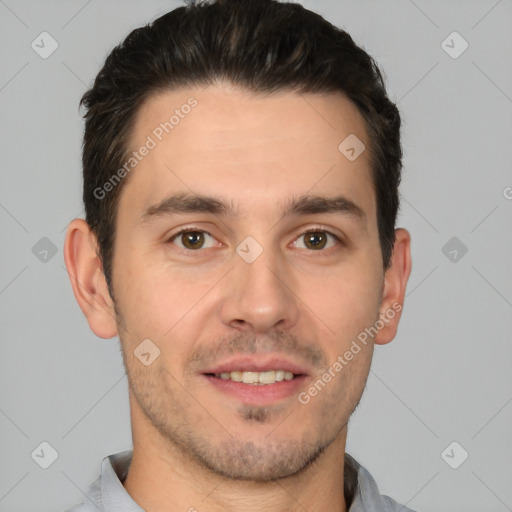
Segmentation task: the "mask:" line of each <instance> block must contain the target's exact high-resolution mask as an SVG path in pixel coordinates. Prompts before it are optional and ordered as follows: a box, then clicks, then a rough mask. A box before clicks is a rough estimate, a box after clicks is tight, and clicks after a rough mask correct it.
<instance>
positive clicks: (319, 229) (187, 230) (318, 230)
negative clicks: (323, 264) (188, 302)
mask: <svg viewBox="0 0 512 512" xmlns="http://www.w3.org/2000/svg"><path fill="white" fill-rule="evenodd" d="M195 232H199V233H206V234H207V235H209V236H211V237H212V238H215V237H214V236H213V235H212V234H211V233H210V232H209V231H205V230H204V229H197V228H194V227H193V226H189V227H186V228H183V229H181V230H180V231H178V232H177V233H174V234H173V235H172V236H171V237H170V238H169V239H168V240H167V242H166V243H172V241H173V240H174V239H175V238H178V237H179V236H180V235H182V234H184V233H195ZM308 233H326V234H328V235H329V236H331V237H333V238H334V239H335V240H336V242H338V244H339V245H343V241H342V239H341V238H340V237H339V236H338V235H335V234H334V233H331V232H330V231H328V230H327V229H325V228H323V227H321V226H317V227H314V228H309V229H307V230H306V231H304V232H303V233H301V234H300V235H299V236H298V237H297V238H300V237H303V236H305V235H307V234H308ZM178 249H180V252H182V253H187V254H190V253H194V252H201V251H202V250H204V249H197V250H193V249H182V248H181V247H178ZM329 249H334V247H329ZM329 249H323V250H318V251H315V250H313V249H306V250H309V251H311V252H326V251H328V250H329Z"/></svg>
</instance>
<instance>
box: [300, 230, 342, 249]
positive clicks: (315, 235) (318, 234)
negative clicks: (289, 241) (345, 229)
mask: <svg viewBox="0 0 512 512" xmlns="http://www.w3.org/2000/svg"><path fill="white" fill-rule="evenodd" d="M329 237H331V238H333V239H334V240H335V241H336V242H337V243H338V244H339V243H341V239H340V238H339V237H338V236H336V235H335V234H334V233H331V232H330V231H326V230H325V229H320V228H314V229H308V230H307V231H306V232H304V233H302V235H300V236H299V238H298V239H297V240H300V239H301V238H303V239H304V244H303V245H304V246H303V247H299V248H300V249H309V250H312V251H319V250H322V249H325V248H326V245H327V243H328V238H329ZM295 244H297V242H295ZM335 245H336V244H334V245H331V247H334V246H335ZM331 247H327V249H330V248H331Z"/></svg>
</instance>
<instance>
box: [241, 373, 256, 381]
mask: <svg viewBox="0 0 512 512" xmlns="http://www.w3.org/2000/svg"><path fill="white" fill-rule="evenodd" d="M258 380H259V372H243V373H242V382H243V383H244V384H256V383H257V382H258Z"/></svg>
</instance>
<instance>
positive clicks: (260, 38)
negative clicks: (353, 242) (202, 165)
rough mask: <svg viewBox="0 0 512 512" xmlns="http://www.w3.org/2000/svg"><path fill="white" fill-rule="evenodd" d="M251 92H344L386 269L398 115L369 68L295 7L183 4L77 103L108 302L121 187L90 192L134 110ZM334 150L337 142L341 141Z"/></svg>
mask: <svg viewBox="0 0 512 512" xmlns="http://www.w3.org/2000/svg"><path fill="white" fill-rule="evenodd" d="M219 79H220V80H226V81H228V82H231V83H232V84H234V85H236V86H242V87H244V88H246V89H247V90H250V91H254V92H257V93H263V94H267V93H268V94H271V93H272V92H278V91H283V90H290V91H294V92H299V93H332V92H343V93H345V95H346V96H347V97H348V98H349V99H350V100H351V101H352V102H353V103H354V104H355V105H356V106H357V107H358V110H359V112H360V113H361V114H362V116H363V118H364V119H365V122H366V127H367V130H368V135H369V139H370V148H368V149H369V150H370V155H371V158H370V165H371V172H372V180H373V184H374V189H375V195H376V204H377V225H378V230H379V239H380V246H381V251H382V259H383V266H384V269H387V268H388V267H389V264H390V262H391V254H392V250H393V245H394V242H395V222H396V217H397V214H398V208H399V197H398V185H399V183H400V175H401V168H402V148H401V144H400V114H399V112H398V109H397V107H396V105H395V104H394V103H393V102H391V101H390V100H389V98H388V97H387V94H386V89H385V85H384V81H383V78H382V75H381V73H380V71H379V68H378V65H377V63H376V62H375V61H374V60H373V58H372V57H370V56H369V55H368V54H367V53H366V52H365V51H364V50H363V49H362V48H360V47H359V46H357V45H356V44H355V43H354V41H353V40H352V38H351V37H350V35H349V34H348V33H347V32H345V31H343V30H341V29H339V28H337V27H335V26H334V25H332V24H331V23H329V22H327V21H326V20H325V19H324V18H322V17H321V16H320V15H318V14H316V13H314V12H311V11H309V10H307V9H305V8H304V7H302V6H301V5H299V4H295V3H280V2H277V1H275V0H216V1H215V0H214V1H210V2H208V1H198V0H191V1H189V3H188V4H187V5H186V6H183V7H179V8H177V9H174V10H173V11H170V12H168V13H167V14H165V15H163V16H161V17H160V18H158V19H156V20H155V21H154V22H152V23H150V24H148V25H146V26H143V27H140V28H137V29H135V30H133V31H132V32H131V33H130V34H129V35H128V36H127V37H126V39H125V40H124V41H123V42H122V43H121V44H119V45H118V46H116V47H115V48H114V49H113V50H112V52H111V53H110V54H109V55H108V57H107V59H106V61H105V64H104V65H103V67H102V69H101V70H100V72H99V73H98V75H97V77H96V79H95V81H94V85H93V87H92V88H91V89H89V90H88V91H87V92H86V93H85V94H84V95H83V97H82V99H81V101H80V106H85V108H86V112H85V114H84V118H85V131H84V138H83V158H82V162H83V177H84V190H83V200H84V205H85V213H86V221H87V223H88V224H89V226H90V228H91V230H92V231H93V233H95V235H96V237H97V240H98V248H99V254H98V255H99V256H100V259H101V261H102V264H103V270H104V273H105V277H106V280H107V283H108V285H109V290H110V293H111V295H112V296H113V294H112V287H111V278H112V268H111V266H112V254H113V247H114V239H115V226H116V222H115V221H116V211H117V204H118V202H119V196H120V193H121V190H122V186H123V185H124V184H125V183H126V181H127V178H128V177H126V178H124V179H123V180H122V181H121V182H120V183H119V184H118V185H117V186H115V187H112V190H111V191H109V193H108V194H103V195H104V197H98V190H100V189H101V187H103V185H104V184H105V183H106V182H108V180H109V179H110V178H111V177H112V176H113V175H115V174H116V172H117V171H118V170H119V169H120V168H121V167H122V166H123V164H124V163H125V162H126V161H127V158H129V151H130V147H129V145H130V144H129V140H130V135H131V133H132V130H133V125H134V119H135V116H136V114H137V112H138V111H139V109H140V107H141V105H142V104H143V103H144V101H145V100H147V99H148V98H149V97H150V96H152V95H153V94H154V93H156V92H159V91H162V90H172V89H174V88H178V87H183V86H185V87H186V86H206V85H210V84H213V83H215V82H216V81H217V80H219ZM340 142H341V141H340Z"/></svg>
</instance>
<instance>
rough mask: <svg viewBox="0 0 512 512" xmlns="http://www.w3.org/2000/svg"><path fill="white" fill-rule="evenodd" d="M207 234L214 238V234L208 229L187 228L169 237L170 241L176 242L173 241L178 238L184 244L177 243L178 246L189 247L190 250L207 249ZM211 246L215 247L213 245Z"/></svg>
mask: <svg viewBox="0 0 512 512" xmlns="http://www.w3.org/2000/svg"><path fill="white" fill-rule="evenodd" d="M205 235H206V236H209V237H210V238H212V239H213V237H212V235H211V234H210V233H208V231H203V230H200V229H190V228H185V229H182V230H181V231H178V233H176V234H174V235H173V236H172V237H171V238H169V240H168V242H171V243H174V242H173V241H174V240H175V239H178V240H179V241H180V242H181V244H182V245H180V244H176V245H177V246H178V247H181V248H182V249H188V250H190V251H196V250H198V249H205V247H204V243H205ZM210 247H213V245H211V246H210ZM206 248H208V247H206Z"/></svg>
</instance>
